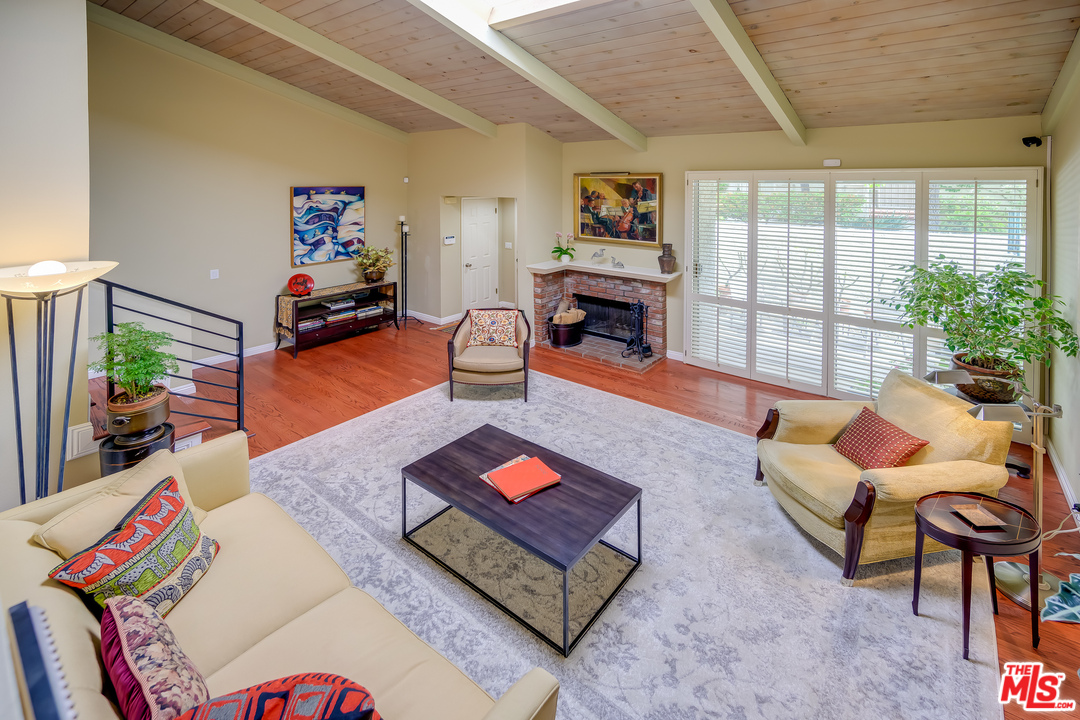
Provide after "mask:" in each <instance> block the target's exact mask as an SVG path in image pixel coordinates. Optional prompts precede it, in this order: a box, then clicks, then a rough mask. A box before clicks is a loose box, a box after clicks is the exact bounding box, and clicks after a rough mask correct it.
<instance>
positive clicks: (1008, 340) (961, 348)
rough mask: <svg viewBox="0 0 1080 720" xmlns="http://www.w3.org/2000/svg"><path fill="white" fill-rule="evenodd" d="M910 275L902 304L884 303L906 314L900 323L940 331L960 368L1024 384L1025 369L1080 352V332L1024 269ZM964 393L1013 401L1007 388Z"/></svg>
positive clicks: (917, 270) (948, 268)
mask: <svg viewBox="0 0 1080 720" xmlns="http://www.w3.org/2000/svg"><path fill="white" fill-rule="evenodd" d="M906 269H907V270H908V271H909V273H910V275H908V277H906V278H904V279H902V280H899V281H898V285H899V292H898V293H897V298H895V299H888V300H882V302H883V303H884V304H886V305H889V306H891V307H894V308H895V309H897V310H900V311H901V312H902V313H903V315H902V316H901V318H900V322H902V323H904V324H905V325H907V326H908V327H915V326H916V325H921V326H923V327H935V326H940V327H941V329H942V331H944V333H945V346H946V347H947V348H949V350H951V351H952V352H953V353H955V355H953V363H954V367H960V368H963V369H965V370H967V371H968V372H969V373H970V374H972V375H995V376H999V377H1003V378H1006V379H1010V380H1013V381H1020V382H1023V372H1024V364H1025V363H1031V362H1042V363H1046V364H1047V365H1049V364H1050V356H1051V352H1052V350H1053V349H1054V348H1057V349H1058V350H1060V351H1061V352H1062V353H1063V354H1064V355H1065V356H1066V357H1076V355H1077V351H1078V350H1080V346H1078V341H1077V336H1076V331H1075V330H1074V329H1073V326H1072V325H1071V324H1070V323H1069V321H1068V320H1066V319H1065V318H1064V317H1062V316H1061V310H1060V307H1062V302H1061V298H1060V297H1058V296H1056V295H1051V296H1048V297H1043V296H1042V294H1041V293H1042V290H1043V288H1044V287H1045V283H1043V281H1042V280H1038V279H1037V278H1035V276H1033V275H1031V274H1029V273H1027V272H1025V271H1024V269H1023V267H1022V266H1020V265H1019V264H1017V263H1005V264H1003V265H999V266H997V267H995V268H994V269H993V270H990V271H988V272H984V273H980V274H975V273H971V272H966V271H964V270H961V269H960V266H959V265H958V264H957V263H956V262H947V261H946V260H945V257H944V256H939V259H938V261H936V262H933V263H931V264H930V267H929V268H921V267H918V266H917V265H910V266H908V267H907V268H906ZM1033 293H1034V294H1033ZM897 300H899V302H897ZM959 387H960V389H961V390H962V391H963V392H964V393H966V394H968V395H972V396H973V397H976V398H977V399H979V400H984V401H987V402H1009V401H1011V399H1012V397H1013V388H1012V387H1011V386H1009V385H1008V384H1007V383H1000V382H995V381H985V380H984V381H977V384H976V385H963V386H959ZM992 395H993V396H994V399H991V396H992Z"/></svg>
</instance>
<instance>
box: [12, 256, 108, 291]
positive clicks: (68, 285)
mask: <svg viewBox="0 0 1080 720" xmlns="http://www.w3.org/2000/svg"><path fill="white" fill-rule="evenodd" d="M65 266H66V267H67V271H66V272H62V273H51V274H48V275H31V274H30V268H31V267H33V266H32V265H19V266H18V267H9V268H0V293H5V294H8V295H17V296H23V297H33V296H35V295H38V294H40V293H52V292H61V291H64V290H72V289H74V288H77V287H80V286H82V285H85V284H86V283H88V282H90V281H91V280H93V279H95V278H99V277H101V276H102V275H104V274H105V273H107V272H109V271H110V270H112V269H113V268H114V267H116V263H115V262H112V261H109V260H98V261H86V262H73V263H65Z"/></svg>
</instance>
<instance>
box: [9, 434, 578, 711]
mask: <svg viewBox="0 0 1080 720" xmlns="http://www.w3.org/2000/svg"><path fill="white" fill-rule="evenodd" d="M155 459H156V462H157V466H155V467H154V468H151V470H153V471H154V475H155V476H156V475H157V474H160V473H161V468H162V467H164V468H165V469H166V470H167V473H166V475H164V476H162V477H158V478H157V480H162V479H164V477H167V476H168V475H173V474H177V473H179V474H180V476H182V478H183V479H184V481H185V482H186V485H187V492H188V493H189V494H190V499H191V501H192V502H193V504H194V505H195V506H196V507H197V508H201V509H202V510H205V511H208V513H207V514H206V515H205V518H204V517H203V513H202V512H201V511H197V512H196V521H197V522H198V523H199V525H200V528H201V529H202V530H203V532H204V533H205V534H207V535H209V536H210V537H212V538H214V539H216V540H217V541H218V542H220V543H221V551H220V552H219V554H218V556H217V558H216V559H215V560H214V562H213V564H212V565H211V566H210V568H209V570H208V571H207V573H206V575H204V576H203V577H202V578H201V579H200V580H199V582H198V583H196V585H195V586H194V587H193V588H192V589H191V591H190V592H188V594H187V595H185V596H184V597H183V599H182V600H181V601H180V602H179V603H178V604H177V605H176V607H175V608H174V609H173V610H172V612H170V613H169V614H168V616H167V617H166V622H167V623H168V624H169V626H170V628H171V629H172V630H173V632H174V634H175V635H176V638H177V641H178V642H179V644H180V646H181V648H183V650H184V652H185V653H186V654H187V655H188V657H190V658H191V660H192V661H193V662H194V664H195V665H196V667H198V668H199V670H200V671H201V672H202V674H203V675H204V677H205V678H206V682H207V685H208V687H209V691H210V695H211V696H212V697H216V696H218V695H222V694H226V693H229V692H232V691H235V690H239V689H242V688H245V687H249V686H251V685H255V684H257V683H260V682H264V681H267V680H272V679H275V678H278V677H284V676H287V675H292V674H296V673H302V672H328V673H335V674H338V675H343V676H345V677H347V678H349V679H351V680H353V681H355V682H358V683H360V684H361V685H363V686H365V687H366V688H367V689H368V690H370V691H371V693H372V695H373V697H374V699H375V706H376V708H377V709H378V711H379V712H380V714H382V716H383V717H385V718H388V719H392V720H410V719H412V720H432V718H442V719H446V720H449V719H452V718H453V719H456V718H460V719H461V720H466V719H469V720H554V718H555V705H556V702H557V699H558V691H559V685H558V682H557V681H556V680H555V678H554V677H552V676H551V675H550V674H549V673H547V672H546V671H544V670H542V669H540V668H535V669H533V670H531V671H530V672H529V673H527V674H526V675H525V676H524V677H522V678H521V679H520V680H519V681H518V682H517V683H516V684H514V685H513V686H512V687H511V688H510V689H509V690H507V692H506V693H505V694H504V695H503V696H502V698H501V699H500V700H499V701H498V702H495V701H494V700H492V699H491V698H490V697H489V696H488V695H487V693H485V692H484V691H483V690H482V689H480V687H479V686H477V685H476V684H475V683H474V682H472V681H471V680H470V679H469V678H468V677H466V676H465V675H464V674H463V673H462V672H461V671H460V670H458V668H456V667H455V666H454V665H453V664H452V663H450V661H448V660H446V659H445V658H443V657H442V656H441V655H439V654H438V653H437V652H435V651H434V650H433V649H431V648H430V647H429V646H428V645H426V644H425V643H424V642H423V641H422V640H420V638H418V637H417V636H416V635H414V634H413V633H412V632H411V631H410V630H409V629H408V628H407V627H405V626H404V625H402V624H401V623H400V622H399V621H398V620H397V619H395V618H394V616H393V615H391V614H390V613H389V612H387V611H386V610H385V609H384V608H383V607H382V606H381V605H380V604H379V603H378V602H376V601H375V600H374V599H373V598H372V597H371V596H369V595H368V594H367V593H365V592H363V591H362V590H359V589H357V588H355V587H353V586H352V584H351V583H350V581H349V578H348V577H347V576H346V575H345V573H344V572H343V571H342V570H341V568H339V567H338V565H337V564H336V563H335V562H334V560H333V559H332V558H331V557H330V556H329V555H328V554H327V553H326V552H325V551H324V550H323V549H322V548H321V547H320V546H319V544H318V543H316V542H315V540H314V539H313V538H312V537H311V536H310V535H308V534H307V532H305V531H304V530H303V529H302V528H301V527H300V526H299V525H297V524H296V523H295V522H294V521H293V520H292V519H291V518H290V517H289V516H288V515H287V514H286V513H285V512H284V511H283V510H282V509H281V508H280V507H278V505H277V504H275V503H274V502H273V501H272V500H270V499H269V498H267V497H266V496H265V495H260V494H257V493H251V492H250V488H249V477H248V451H247V438H246V437H245V435H244V434H243V433H240V432H237V433H233V434H232V435H228V436H225V437H222V438H218V439H216V440H213V441H210V442H208V443H204V444H202V445H197V446H195V447H192V448H190V449H188V450H184V451H182V452H179V453H176V454H175V455H170V454H169V453H168V452H165V451H163V452H162V453H159V454H158V455H155V456H154V457H152V458H150V459H148V460H147V461H145V462H144V463H143V464H141V465H140V466H138V467H136V468H133V469H132V470H129V471H126V472H125V473H123V474H120V475H113V476H110V477H106V478H102V479H101V480H97V481H94V482H91V483H88V484H86V485H82V486H79V487H76V488H72V489H70V490H65V491H64V492H62V493H58V494H56V495H53V496H51V497H48V498H45V499H43V500H39V501H37V502H32V503H29V504H27V505H23V506H21V507H18V508H14V509H12V510H8V511H6V512H3V513H0V558H2V560H0V598H3V602H4V605H5V611H6V609H7V607H10V606H11V605H14V604H16V603H19V602H22V601H24V600H25V601H28V602H29V603H30V604H31V605H37V606H40V607H43V608H44V609H45V611H46V613H47V615H48V619H49V622H50V625H51V627H52V630H53V634H54V636H55V639H56V644H57V649H58V651H59V654H60V658H61V662H62V663H63V667H64V670H65V672H66V675H67V679H68V682H69V685H70V686H71V689H72V694H73V699H74V701H75V705H76V709H77V711H78V717H79V720H118V718H120V715H119V711H118V710H117V708H116V707H115V706H114V705H113V704H112V703H110V701H109V700H108V699H107V698H106V696H105V695H104V694H103V692H102V684H103V677H104V670H103V665H102V663H101V659H100V647H99V645H100V641H99V623H98V621H97V620H95V619H94V616H93V614H92V613H91V612H90V611H89V610H87V608H86V606H84V605H83V603H82V601H81V600H80V599H79V598H78V597H77V596H76V592H75V591H74V590H72V589H71V588H68V587H66V586H63V585H60V584H59V583H57V582H55V581H53V580H50V579H49V578H48V573H49V571H50V570H51V569H52V568H53V567H55V566H56V565H57V564H58V563H59V562H60V559H59V557H58V556H57V555H56V553H54V552H53V551H52V550H48V549H46V548H44V547H42V546H41V545H39V544H38V543H37V542H35V541H34V539H33V536H34V535H35V533H38V532H39V530H42V528H43V526H46V527H47V526H48V524H49V523H50V521H52V520H54V519H55V518H58V516H60V515H61V513H65V512H67V513H68V515H67V516H65V518H66V520H67V521H71V519H72V518H71V517H69V516H70V515H71V508H72V507H73V506H75V505H78V504H79V503H82V502H83V501H85V500H87V499H88V498H90V497H91V496H94V495H95V494H98V493H102V491H103V490H105V493H104V495H103V496H102V497H101V503H100V507H101V508H104V509H102V510H100V511H95V512H96V513H97V515H106V514H108V512H112V513H115V512H118V511H119V510H117V506H118V505H123V504H128V500H125V499H121V498H118V497H117V492H119V491H118V490H117V489H116V488H117V487H118V486H120V485H118V484H119V483H123V482H124V481H125V478H126V479H128V482H129V484H134V479H132V475H133V474H134V473H135V472H139V471H141V470H142V471H144V472H145V468H144V466H145V465H147V464H148V463H151V462H155ZM170 463H171V465H170ZM178 479H180V478H179V477H178ZM181 492H182V493H183V492H184V488H183V487H182V488H181ZM137 500H138V497H136V496H131V497H130V498H129V501H130V502H129V504H128V506H129V507H130V506H133V505H134V504H135V502H136V501H137ZM95 502H96V501H95ZM106 505H108V508H106ZM95 507H98V506H95ZM106 511H107V512H106ZM84 514H85V513H84ZM87 517H88V518H89V516H87ZM74 519H75V520H76V521H78V520H79V517H75V518H74ZM110 522H111V521H110ZM103 534H104V533H100V534H99V535H98V537H100V536H101V535H103ZM46 537H47V535H46ZM96 539H97V538H94V539H93V540H91V541H90V542H88V543H86V545H89V544H91V543H92V542H94V541H95V540H96ZM106 682H107V681H106Z"/></svg>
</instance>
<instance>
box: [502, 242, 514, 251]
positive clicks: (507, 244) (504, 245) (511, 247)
mask: <svg viewBox="0 0 1080 720" xmlns="http://www.w3.org/2000/svg"><path fill="white" fill-rule="evenodd" d="M503 247H504V248H506V249H507V250H513V249H514V243H503Z"/></svg>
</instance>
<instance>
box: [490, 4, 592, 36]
mask: <svg viewBox="0 0 1080 720" xmlns="http://www.w3.org/2000/svg"><path fill="white" fill-rule="evenodd" d="M612 1H613V0H511V1H510V2H507V3H502V4H501V5H496V6H495V7H493V8H491V14H490V15H488V25H490V26H491V29H492V30H499V31H502V30H507V29H509V28H512V27H517V26H518V25H526V24H528V23H531V22H536V21H537V20H546V19H548V18H550V17H555V16H556V15H565V14H566V13H572V12H577V11H578V10H585V9H586V8H591V7H596V6H597V5H606V4H608V3H609V2H612Z"/></svg>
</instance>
